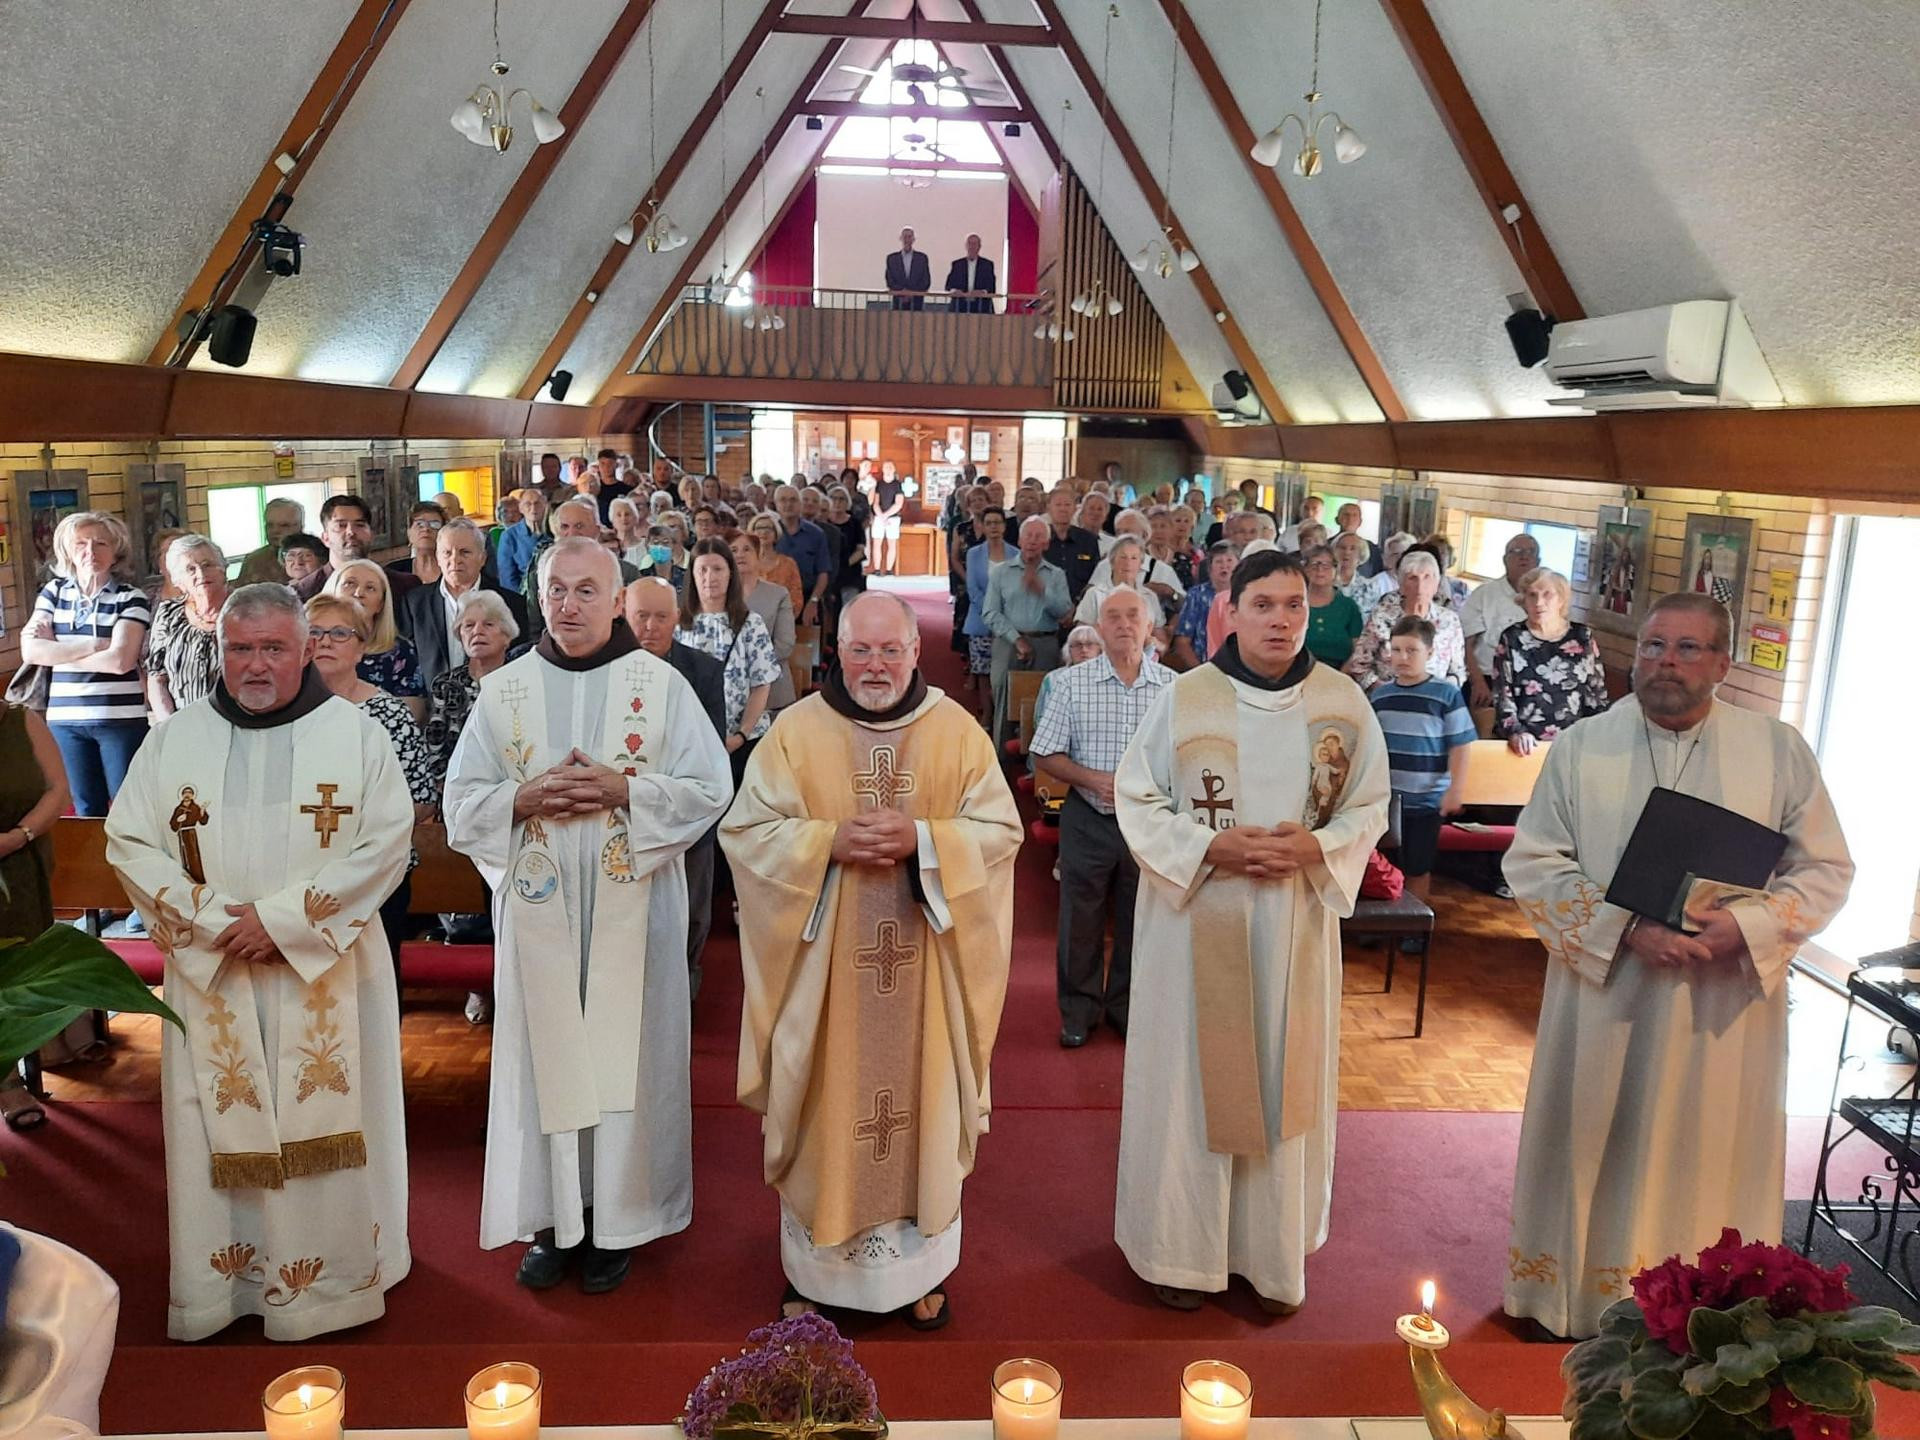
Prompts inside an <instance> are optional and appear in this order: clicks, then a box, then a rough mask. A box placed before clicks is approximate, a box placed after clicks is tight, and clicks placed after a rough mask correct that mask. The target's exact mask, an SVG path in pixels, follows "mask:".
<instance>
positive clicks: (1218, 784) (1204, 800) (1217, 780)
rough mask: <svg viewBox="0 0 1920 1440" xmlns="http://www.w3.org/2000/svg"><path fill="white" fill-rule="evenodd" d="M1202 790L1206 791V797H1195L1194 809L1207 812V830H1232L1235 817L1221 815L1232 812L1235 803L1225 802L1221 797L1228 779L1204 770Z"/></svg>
mask: <svg viewBox="0 0 1920 1440" xmlns="http://www.w3.org/2000/svg"><path fill="white" fill-rule="evenodd" d="M1200 788H1201V789H1202V790H1203V791H1205V792H1206V794H1205V796H1204V797H1202V796H1198V795H1196V796H1195V797H1194V800H1193V808H1194V809H1195V810H1204V811H1206V814H1207V828H1208V829H1209V830H1231V829H1232V828H1233V816H1232V815H1231V814H1222V813H1221V812H1222V811H1231V810H1232V809H1233V801H1231V800H1223V799H1222V798H1221V797H1220V792H1221V791H1222V790H1224V789H1226V788H1227V777H1226V776H1224V775H1216V774H1214V773H1213V771H1211V770H1202V771H1201V772H1200Z"/></svg>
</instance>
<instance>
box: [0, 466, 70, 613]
mask: <svg viewBox="0 0 1920 1440" xmlns="http://www.w3.org/2000/svg"><path fill="white" fill-rule="evenodd" d="M13 502H14V504H13V515H14V522H13V528H14V530H15V532H16V533H15V534H14V535H13V536H12V537H11V538H12V541H13V545H12V549H13V563H14V566H15V571H16V575H17V577H18V580H19V586H20V601H21V604H22V605H23V606H25V607H29V608H30V607H31V606H32V604H33V597H34V596H35V595H36V594H38V593H39V590H40V587H41V586H42V585H44V584H46V583H47V581H48V580H49V579H51V578H52V576H53V565H52V560H53V531H54V527H55V526H57V525H58V524H59V523H60V522H61V521H62V520H64V519H65V518H66V517H67V516H69V515H71V514H73V513H74V512H75V511H77V510H85V509H87V508H88V504H87V472H86V471H85V470H83V469H78V468H76V469H71V470H16V471H14V472H13Z"/></svg>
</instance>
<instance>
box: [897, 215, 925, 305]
mask: <svg viewBox="0 0 1920 1440" xmlns="http://www.w3.org/2000/svg"><path fill="white" fill-rule="evenodd" d="M932 288H933V272H932V270H931V268H930V267H929V266H928V265H927V257H926V256H925V255H922V254H921V253H920V252H919V251H918V250H916V249H914V248H913V228H912V227H911V226H909V227H908V228H906V229H904V230H902V231H901V232H900V248H899V249H898V250H896V251H894V252H893V253H892V254H891V255H889V256H887V289H889V290H891V291H892V292H893V308H894V309H896V310H924V309H925V308H926V303H927V298H926V297H927V291H929V290H931V289H932Z"/></svg>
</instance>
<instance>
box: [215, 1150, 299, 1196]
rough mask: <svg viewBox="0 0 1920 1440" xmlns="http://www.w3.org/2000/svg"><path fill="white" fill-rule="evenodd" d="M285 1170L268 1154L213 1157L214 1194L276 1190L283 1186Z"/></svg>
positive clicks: (277, 1157)
mask: <svg viewBox="0 0 1920 1440" xmlns="http://www.w3.org/2000/svg"><path fill="white" fill-rule="evenodd" d="M286 1179H287V1172H286V1167H285V1166H284V1165H283V1164H282V1163H281V1160H280V1157H279V1156H278V1155H275V1154H273V1153H272V1152H271V1151H266V1152H261V1151H252V1152H243V1153H239V1154H233V1155H219V1154H216V1155H215V1156H214V1157H213V1188H214V1189H216V1190H278V1189H280V1188H281V1186H282V1185H284V1184H285V1183H286Z"/></svg>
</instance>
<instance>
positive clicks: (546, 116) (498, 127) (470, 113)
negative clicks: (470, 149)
mask: <svg viewBox="0 0 1920 1440" xmlns="http://www.w3.org/2000/svg"><path fill="white" fill-rule="evenodd" d="M491 68H492V70H493V73H494V75H495V76H496V77H502V78H504V77H505V75H506V73H507V62H506V61H505V60H503V59H501V57H500V0H493V65H492V67H491ZM522 95H524V96H526V97H527V108H528V111H529V118H530V119H531V120H532V122H533V138H534V142H535V143H536V144H540V145H545V144H548V143H550V142H551V141H554V140H558V139H559V138H560V137H561V136H562V135H564V134H566V133H567V127H566V126H565V125H563V124H561V123H560V117H559V116H558V115H556V114H554V113H553V112H552V111H551V110H549V109H547V107H546V106H544V105H542V104H541V103H540V102H539V101H538V100H536V99H534V98H533V92H532V91H531V90H528V89H526V88H525V87H524V86H523V87H521V88H518V89H515V90H508V89H507V87H506V86H505V85H504V84H495V85H481V86H478V87H476V88H475V90H474V92H473V93H472V94H471V95H469V96H467V98H466V99H464V100H462V101H461V102H460V103H459V104H458V105H457V106H455V107H454V111H453V114H452V116H451V117H449V123H451V124H452V126H453V128H454V129H456V130H458V131H459V132H460V133H461V134H462V135H464V136H466V137H467V139H468V140H470V141H472V142H473V143H474V144H475V145H491V146H492V147H493V149H494V153H495V154H497V155H504V154H506V153H507V147H508V146H509V145H511V144H513V120H512V117H511V115H510V114H509V113H508V112H509V111H510V110H511V109H512V106H513V102H514V101H516V100H518V99H519V98H520V97H521V96H522Z"/></svg>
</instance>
